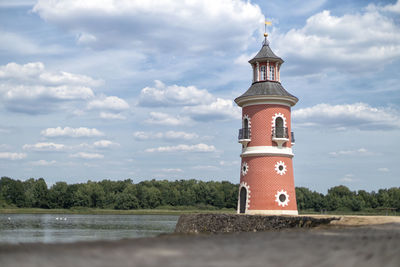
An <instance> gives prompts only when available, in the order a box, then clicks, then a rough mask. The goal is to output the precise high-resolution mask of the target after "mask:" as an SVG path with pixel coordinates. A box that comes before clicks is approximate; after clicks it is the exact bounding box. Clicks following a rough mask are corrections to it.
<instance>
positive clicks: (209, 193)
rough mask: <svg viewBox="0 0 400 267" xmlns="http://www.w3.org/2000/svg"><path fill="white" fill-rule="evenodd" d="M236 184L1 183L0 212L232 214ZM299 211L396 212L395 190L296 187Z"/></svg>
mask: <svg viewBox="0 0 400 267" xmlns="http://www.w3.org/2000/svg"><path fill="white" fill-rule="evenodd" d="M238 189H239V185H238V184H233V183H231V182H228V181H222V182H214V181H209V182H204V181H198V180H194V179H191V180H176V181H167V180H150V181H142V182H140V183H133V181H132V180H130V179H128V180H124V181H111V180H103V181H100V182H94V181H88V182H86V183H78V184H67V183H66V182H57V183H55V184H53V185H52V186H51V187H50V188H49V187H48V186H47V184H46V182H45V180H44V179H43V178H39V179H33V178H31V179H28V180H26V181H21V180H14V179H11V178H9V177H2V178H1V179H0V207H21V208H45V209H55V208H58V209H60V208H61V209H70V208H75V207H85V208H105V209H121V210H128V209H154V208H159V207H167V208H168V207H183V206H190V207H195V208H198V209H221V208H227V209H236V207H237V201H238ZM296 199H297V205H298V208H299V210H314V211H317V212H319V211H322V210H326V211H337V210H339V211H340V210H343V211H345V210H348V211H362V210H368V209H380V208H382V209H384V208H393V209H396V210H397V211H400V187H398V188H396V187H393V188H390V189H380V190H378V192H375V191H372V192H366V191H364V190H358V191H351V190H350V189H349V188H348V187H346V186H343V185H340V186H335V187H332V188H330V189H329V190H328V193H327V194H325V195H324V194H321V193H318V192H316V191H311V190H310V189H308V188H305V187H296Z"/></svg>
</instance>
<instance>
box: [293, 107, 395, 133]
mask: <svg viewBox="0 0 400 267" xmlns="http://www.w3.org/2000/svg"><path fill="white" fill-rule="evenodd" d="M292 116H293V121H294V123H295V124H296V125H299V126H309V127H315V126H322V127H328V128H336V129H347V128H356V129H360V130H388V129H398V128H400V115H399V113H398V112H397V111H396V110H393V109H389V108H374V107H371V106H369V105H368V104H365V103H355V104H348V105H330V104H318V105H315V106H313V107H309V108H302V109H298V110H294V111H293V112H292Z"/></svg>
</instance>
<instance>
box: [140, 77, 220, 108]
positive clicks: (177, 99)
mask: <svg viewBox="0 0 400 267" xmlns="http://www.w3.org/2000/svg"><path fill="white" fill-rule="evenodd" d="M154 83H155V86H154V87H145V88H143V89H142V91H141V92H140V96H139V104H140V105H141V106H150V107H153V106H174V107H176V106H188V105H189V106H191V105H198V104H201V103H207V102H211V101H212V100H213V99H214V97H213V96H212V95H211V94H210V93H209V92H208V91H207V90H204V89H197V88H196V87H195V86H187V87H185V86H178V85H175V84H174V85H169V86H167V85H165V84H164V83H162V82H161V81H158V80H156V81H154Z"/></svg>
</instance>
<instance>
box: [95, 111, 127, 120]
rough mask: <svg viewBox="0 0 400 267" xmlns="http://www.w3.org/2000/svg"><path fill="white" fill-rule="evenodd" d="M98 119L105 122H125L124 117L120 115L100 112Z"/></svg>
mask: <svg viewBox="0 0 400 267" xmlns="http://www.w3.org/2000/svg"><path fill="white" fill-rule="evenodd" d="M100 118H102V119H106V120H125V119H126V117H125V116H124V115H122V114H120V113H111V112H100Z"/></svg>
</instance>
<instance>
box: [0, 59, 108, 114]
mask: <svg viewBox="0 0 400 267" xmlns="http://www.w3.org/2000/svg"><path fill="white" fill-rule="evenodd" d="M102 83H103V82H102V81H101V80H95V79H93V78H91V77H89V76H85V75H80V74H72V73H68V72H50V71H47V70H46V69H45V66H44V64H43V63H41V62H32V63H27V64H24V65H20V64H17V63H13V62H12V63H8V64H6V65H3V66H0V100H1V99H2V100H3V101H4V104H5V106H6V108H7V109H8V110H11V111H15V112H22V113H28V114H37V113H46V112H49V111H51V110H53V109H58V110H59V109H62V108H63V107H64V106H63V105H61V104H63V103H67V102H77V103H78V102H79V101H87V100H89V99H91V98H93V97H94V96H95V95H94V92H93V90H92V89H91V87H92V86H99V85H101V84H102Z"/></svg>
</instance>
